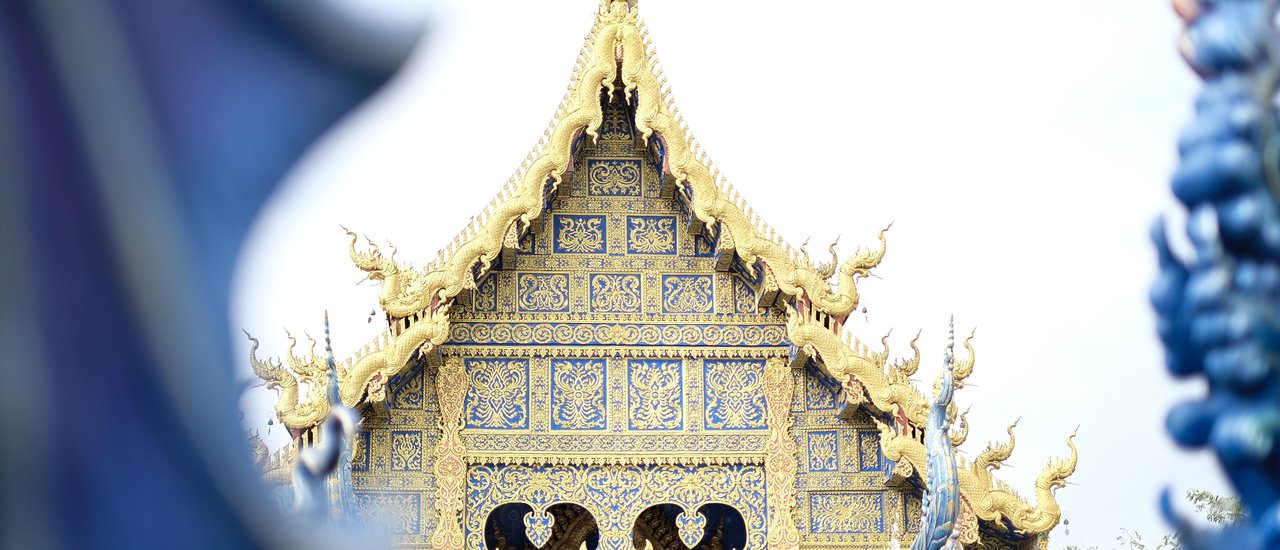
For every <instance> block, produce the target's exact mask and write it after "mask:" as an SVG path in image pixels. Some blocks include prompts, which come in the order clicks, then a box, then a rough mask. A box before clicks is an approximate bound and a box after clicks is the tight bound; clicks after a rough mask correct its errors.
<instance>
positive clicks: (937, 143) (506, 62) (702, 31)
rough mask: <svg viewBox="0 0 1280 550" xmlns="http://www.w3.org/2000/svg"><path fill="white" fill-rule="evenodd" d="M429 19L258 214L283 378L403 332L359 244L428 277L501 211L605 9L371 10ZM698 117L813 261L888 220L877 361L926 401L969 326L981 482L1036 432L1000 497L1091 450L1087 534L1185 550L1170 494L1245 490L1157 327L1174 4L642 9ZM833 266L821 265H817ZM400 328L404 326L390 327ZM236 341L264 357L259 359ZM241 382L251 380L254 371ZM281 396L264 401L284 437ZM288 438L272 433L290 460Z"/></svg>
mask: <svg viewBox="0 0 1280 550" xmlns="http://www.w3.org/2000/svg"><path fill="white" fill-rule="evenodd" d="M351 4H352V7H353V8H355V9H359V10H364V11H365V12H366V13H367V15H368V16H369V17H371V18H375V19H377V18H384V20H402V19H404V18H418V17H426V18H428V20H429V21H430V23H431V29H430V34H429V38H428V39H427V40H426V41H424V42H423V44H422V45H421V47H420V48H419V50H418V51H417V53H416V54H415V55H414V57H413V58H412V59H411V60H410V62H409V64H408V66H407V67H405V69H404V70H403V72H402V73H401V74H400V75H399V76H398V78H397V79H396V80H394V81H393V82H392V83H391V85H390V86H388V87H387V88H386V89H385V90H383V91H382V93H380V94H379V95H378V96H376V97H375V98H374V99H373V100H372V101H371V102H369V104H367V105H365V106H364V107H363V108H361V109H360V110H358V111H357V112H355V113H353V114H352V116H351V117H349V119H348V120H346V121H344V122H343V123H342V124H340V125H339V126H338V127H337V128H335V129H334V130H333V132H331V133H330V134H329V135H328V136H326V137H325V138H324V139H322V140H321V141H320V142H319V143H318V144H317V145H316V146H315V147H314V149H313V150H312V151H311V152H310V154H309V155H308V156H307V157H306V158H304V159H303V161H302V162H301V163H300V164H299V165H298V166H297V167H296V169H295V170H294V171H293V173H292V174H291V175H290V177H289V179H288V181H287V182H286V184H285V185H284V186H282V188H281V189H280V191H279V193H278V194H277V195H276V196H275V197H273V199H272V200H271V201H270V202H269V203H268V205H267V206H266V208H264V210H263V212H262V214H261V216H260V218H259V220H258V222H257V225H256V227H255V229H254V230H253V232H252V233H251V236H250V238H249V240H248V242H247V244H246V246H245V249H244V251H243V256H242V259H241V263H240V268H239V271H238V275H237V281H236V284H235V290H234V296H233V311H232V318H233V323H234V324H235V326H234V327H233V329H235V331H236V334H239V329H240V328H245V329H248V330H249V331H250V332H252V333H254V335H255V336H257V337H259V338H260V339H261V340H262V341H263V351H264V352H265V354H267V355H275V356H279V355H280V354H282V353H283V352H284V350H285V348H286V340H285V338H284V331H283V328H284V327H288V328H290V329H292V330H294V331H295V333H301V332H302V331H303V330H307V331H310V332H311V334H313V335H316V336H318V335H319V334H320V333H321V332H322V330H323V329H322V316H323V313H324V310H325V309H328V311H329V312H330V315H331V318H332V322H333V339H334V349H335V352H336V354H337V355H338V356H339V358H341V357H344V356H347V355H349V354H350V353H352V352H353V351H354V350H355V349H356V348H358V347H360V346H363V345H364V344H365V343H367V342H368V341H369V340H370V338H371V337H372V336H373V335H374V334H375V333H377V332H378V330H379V329H380V328H381V327H380V325H379V321H378V318H381V313H380V312H379V313H377V315H375V316H374V319H373V321H372V322H369V314H370V311H371V310H372V309H374V308H376V306H377V289H378V287H377V286H376V285H375V284H373V283H370V282H365V283H362V284H357V283H358V282H359V281H360V280H361V279H362V275H363V273H362V272H360V271H359V270H357V269H355V268H354V267H352V266H351V263H350V260H349V259H348V257H347V254H346V240H345V235H344V234H343V233H342V232H341V231H340V230H339V228H338V224H345V225H347V226H348V227H351V228H353V229H355V230H357V231H359V232H361V233H366V234H368V235H370V236H372V237H373V238H374V239H375V240H377V241H380V242H385V241H386V240H387V239H390V240H391V241H392V242H393V243H394V244H395V245H396V246H398V247H399V255H398V259H400V260H402V261H408V262H412V263H414V264H415V265H418V266H421V265H423V264H425V263H426V261H427V260H428V259H429V258H431V257H433V256H434V255H435V253H436V250H438V249H439V248H442V247H443V245H444V244H446V243H447V242H448V241H449V240H450V239H452V238H453V236H454V234H455V233H456V232H457V231H458V230H460V229H461V228H462V227H463V226H464V225H466V223H467V222H468V221H469V219H470V218H471V216H473V215H475V214H477V213H479V211H480V209H481V208H482V207H483V206H484V205H485V204H487V203H488V201H489V200H490V199H491V198H492V196H493V195H494V194H495V193H496V192H497V191H498V189H499V188H500V187H501V185H502V184H503V183H505V182H506V180H507V179H508V178H509V177H510V175H511V173H512V172H513V171H514V170H515V168H516V167H517V166H518V165H519V164H520V162H521V161H522V160H523V159H524V157H525V155H526V154H527V153H528V151H529V149H530V148H531V147H532V146H533V145H534V143H535V142H536V141H537V139H538V138H539V136H541V134H542V131H543V130H544V129H545V127H546V124H547V122H548V121H549V119H550V117H551V115H552V114H553V112H554V110H555V108H556V106H557V105H558V104H559V102H560V100H561V98H562V96H563V94H564V91H565V85H566V84H567V81H568V77H569V75H570V72H571V68H572V65H573V62H574V60H575V58H576V57H577V55H578V50H579V48H580V47H581V45H582V40H583V37H584V36H585V34H586V32H587V30H588V29H589V28H590V26H591V23H592V20H593V17H594V10H595V7H596V5H595V2H592V1H589V0H574V1H557V2H514V1H510V2H495V1H488V2H463V1H462V0H453V1H445V2H432V3H427V4H420V3H419V2H413V1H410V0H382V1H379V2H374V3H364V2H359V3H357V2H355V1H354V0H351ZM641 15H642V17H643V18H644V19H645V20H646V22H647V23H648V26H649V29H650V34H651V36H652V37H653V42H654V45H655V46H656V48H657V50H658V52H659V55H660V57H661V59H662V64H663V66H664V68H665V74H666V75H667V77H668V79H669V82H670V83H671V85H672V88H673V92H674V96H675V98H676V101H677V104H678V105H679V106H680V109H681V113H682V114H683V115H684V117H685V119H686V120H687V121H688V123H689V124H690V126H691V128H692V129H693V131H694V132H695V133H696V135H697V136H698V138H699V140H700V141H701V142H702V143H703V144H704V146H705V148H706V149H707V150H708V151H709V153H710V157H711V158H712V159H714V160H715V162H716V164H717V165H718V166H720V167H721V169H722V173H725V174H727V175H728V177H729V178H730V179H731V180H732V181H733V182H734V184H735V186H737V188H738V189H739V190H740V191H741V192H742V194H743V195H744V196H745V197H746V199H747V200H748V202H749V203H750V204H751V205H752V206H753V207H754V208H755V209H756V210H757V211H759V212H760V213H761V215H762V216H763V217H764V219H766V220H767V221H768V222H769V223H770V224H771V225H773V226H774V227H775V228H777V229H778V230H779V231H780V232H782V233H783V235H784V237H785V238H786V239H788V240H789V241H790V242H792V243H794V244H799V243H800V242H803V241H804V240H805V239H806V238H808V237H810V236H812V237H813V242H812V243H811V245H810V249H811V250H822V249H824V248H825V245H826V244H827V243H828V242H830V240H831V239H833V238H834V237H835V236H836V235H841V239H840V250H841V252H842V254H843V255H845V256H847V255H848V254H850V253H852V252H853V251H854V249H855V248H856V247H858V246H872V245H874V238H875V232H876V231H877V230H878V229H879V228H881V227H883V226H885V225H886V224H888V223H889V222H893V224H894V225H893V229H892V230H891V231H890V233H889V235H888V238H889V250H888V254H887V255H886V256H885V259H884V262H883V263H882V264H881V266H880V268H878V269H877V271H876V274H877V275H878V278H874V279H870V280H866V281H863V282H862V283H860V285H859V289H860V291H861V294H862V297H863V301H862V305H863V306H865V307H866V309H867V313H866V315H865V316H864V315H862V314H860V313H859V314H857V315H855V316H853V317H851V319H850V321H849V324H848V327H849V328H850V329H851V330H853V331H854V332H855V334H857V335H858V336H859V337H861V338H862V339H864V340H867V341H872V342H874V341H877V340H878V339H879V338H880V336H882V335H883V334H884V333H885V332H886V331H888V330H889V329H891V328H892V329H893V335H892V337H891V338H890V346H891V349H892V350H893V353H894V355H895V356H901V355H905V354H907V352H909V349H908V348H907V342H908V341H909V340H910V338H911V337H912V336H914V335H915V333H916V331H917V330H921V329H923V331H924V332H923V336H922V337H921V340H920V341H921V348H922V350H923V352H924V355H925V359H924V361H923V366H922V368H921V370H920V372H919V374H918V376H917V377H918V381H919V383H920V384H921V385H922V387H925V388H927V387H929V386H931V382H932V379H933V377H934V376H935V375H936V374H937V372H938V369H939V367H940V363H941V355H942V347H943V345H944V343H945V338H946V325H947V318H948V316H949V315H951V314H953V313H954V314H955V315H956V322H957V330H958V332H961V333H966V334H967V333H968V332H969V330H971V329H972V328H973V327H977V329H978V330H977V338H976V339H975V340H974V345H975V347H976V348H977V352H978V363H977V369H976V371H975V372H974V374H973V376H972V377H971V379H970V384H969V385H968V386H967V387H966V388H965V389H964V390H962V391H961V392H960V393H959V394H958V396H957V401H958V402H959V403H960V405H961V406H962V407H963V406H968V405H969V404H971V403H972V404H973V409H972V412H971V413H970V415H969V418H970V421H971V424H972V431H971V433H970V436H969V441H968V443H966V445H965V446H964V447H963V451H964V454H966V455H968V456H970V457H972V456H974V455H975V454H976V453H977V452H979V451H981V450H982V448H983V447H984V446H985V444H986V443H987V442H988V441H990V440H993V439H998V440H1003V439H1004V438H1005V435H1004V429H1005V426H1006V425H1008V424H1009V423H1010V422H1012V421H1013V420H1014V419H1016V418H1018V417H1022V422H1021V423H1020V424H1019V427H1018V429H1017V436H1018V443H1017V450H1016V451H1015V453H1014V455H1013V457H1012V458H1011V459H1010V460H1009V461H1008V463H1007V464H1006V465H1005V468H1003V469H1001V470H1000V472H999V476H1000V477H1001V478H1002V479H1004V480H1006V481H1008V482H1009V483H1010V484H1011V485H1012V486H1013V487H1015V488H1016V489H1018V490H1019V491H1020V492H1021V493H1022V494H1024V495H1025V496H1028V497H1030V496H1031V495H1032V494H1033V493H1034V491H1033V488H1034V480H1035V476H1036V475H1037V474H1038V473H1039V472H1040V471H1041V469H1042V468H1043V467H1044V465H1045V462H1046V461H1047V460H1048V459H1049V458H1050V457H1055V456H1060V455H1063V454H1064V453H1066V452H1067V448H1066V446H1065V445H1064V439H1065V438H1066V436H1067V434H1068V433H1070V431H1071V430H1072V429H1073V428H1074V427H1075V426H1076V425H1077V424H1078V425H1080V435H1079V437H1078V438H1077V443H1078V445H1079V447H1080V463H1079V468H1078V470H1077V471H1076V474H1075V475H1074V476H1073V477H1072V481H1073V482H1074V485H1072V486H1069V487H1067V488H1066V489H1063V490H1061V491H1059V493H1058V495H1059V501H1060V502H1061V503H1062V506H1063V508H1064V509H1065V510H1066V512H1065V517H1067V518H1068V519H1069V520H1070V522H1071V523H1070V534H1069V535H1065V534H1064V529H1063V527H1062V526H1059V527H1058V529H1057V530H1055V534H1054V537H1053V541H1054V542H1053V547H1055V548H1061V547H1062V546H1065V545H1067V544H1078V545H1099V546H1102V547H1104V548H1110V547H1111V546H1113V543H1114V539H1115V536H1116V534H1117V533H1118V531H1119V529H1120V528H1122V527H1127V528H1132V529H1137V530H1138V531H1140V532H1142V533H1144V535H1146V536H1147V537H1151V536H1154V535H1157V534H1160V533H1163V532H1165V530H1166V528H1165V526H1164V524H1163V522H1162V521H1161V520H1160V519H1159V518H1158V516H1157V512H1156V498H1157V494H1158V492H1159V491H1160V490H1161V489H1162V488H1163V487H1165V486H1172V487H1174V488H1175V490H1177V491H1179V492H1181V491H1183V490H1185V489H1187V488H1208V489H1213V490H1219V491H1221V490H1223V488H1224V487H1225V485H1224V484H1223V482H1222V481H1221V476H1220V475H1219V474H1218V473H1217V472H1216V470H1215V468H1214V464H1213V461H1212V460H1211V459H1210V458H1209V457H1208V456H1207V455H1205V454H1203V453H1201V454H1198V455H1186V454H1182V453H1180V452H1178V451H1177V450H1175V448H1174V447H1173V446H1172V444H1171V443H1170V442H1169V441H1168V438H1167V437H1166V435H1165V432H1164V428H1163V426H1164V424H1163V420H1164V415H1165V412H1166V411H1167V409H1168V407H1169V405H1170V404H1172V403H1173V402H1175V401H1176V400H1178V399H1179V398H1180V396H1182V397H1185V396H1191V395H1195V394H1196V393H1198V392H1199V391H1201V390H1200V388H1199V387H1198V386H1196V385H1195V384H1182V383H1176V382H1174V381H1172V380H1170V379H1169V378H1168V377H1167V376H1166V375H1165V374H1164V372H1163V370H1162V368H1161V360H1162V358H1161V352H1160V348H1159V346H1158V343H1157V341H1156V339H1155V337H1154V320H1153V317H1152V314H1151V312H1150V308H1149V306H1148V304H1147V301H1146V293H1147V288H1148V285H1149V283H1150V281H1151V280H1152V278H1153V276H1154V266H1155V258H1154V254H1153V252H1152V249H1151V246H1150V244H1149V242H1148V238H1147V234H1148V227H1149V226H1150V224H1151V222H1152V220H1154V219H1155V217H1156V216H1157V215H1158V214H1159V213H1161V212H1171V211H1173V210H1174V203H1173V201H1172V199H1171V198H1169V192H1168V184H1167V180H1168V176H1169V174H1170V173H1171V171H1172V169H1173V167H1174V166H1175V163H1176V158H1175V151H1174V145H1173V143H1174V139H1175V135H1176V133H1177V131H1178V129H1179V128H1180V127H1181V126H1182V125H1183V124H1184V123H1185V122H1186V121H1187V120H1188V118H1189V115H1190V106H1191V101H1192V95H1193V93H1194V90H1195V89H1196V87H1197V85H1198V84H1197V82H1196V81H1195V80H1194V79H1193V77H1192V76H1191V74H1190V72H1189V71H1188V70H1187V69H1185V67H1184V66H1183V65H1182V64H1181V62H1180V61H1179V60H1178V58H1177V56H1176V53H1175V50H1174V46H1173V43H1174V40H1175V38H1176V35H1177V32H1178V30H1179V25H1178V22H1177V21H1176V19H1175V17H1174V16H1173V14H1172V12H1171V10H1170V8H1169V7H1168V4H1167V3H1166V2H1162V1H1158V0H1076V1H1073V2H1048V1H1043V0H1034V1H1032V0H983V1H979V2H954V1H944V0H919V1H915V2H871V1H868V0H859V1H849V2H816V1H792V2H785V3H771V4H766V3H763V2H762V3H753V2H743V1H737V2H734V1H715V2H712V1H705V0H702V1H696V2H693V1H688V0H684V1H676V0H665V1H664V0H642V1H641ZM815 256H819V255H817V254H815ZM382 326H385V325H382ZM236 345H237V346H239V348H240V349H242V350H244V351H245V353H247V350H248V347H247V343H246V342H244V341H242V340H237V341H236ZM236 368H237V371H238V372H239V373H241V375H246V373H248V366H247V360H245V361H243V362H242V363H241V364H238V365H236ZM273 401H274V397H273V395H272V393H271V392H268V391H266V390H264V389H261V388H258V389H255V390H253V391H251V392H250V393H249V394H248V395H247V397H246V398H245V399H244V401H243V403H244V406H245V409H246V417H245V422H246V424H247V425H249V426H252V427H254V428H256V429H259V430H260V431H262V432H263V433H264V434H265V433H266V431H267V425H266V422H267V419H268V418H269V417H270V416H272V413H271V412H270V411H271V404H272V402H273ZM287 440H288V438H287V436H286V435H285V434H284V432H283V430H281V429H280V427H279V426H278V425H276V426H274V427H273V428H272V430H271V432H270V434H269V435H268V441H269V444H270V446H271V447H272V448H273V449H275V448H278V447H280V446H282V445H284V443H285V442H286V441H287Z"/></svg>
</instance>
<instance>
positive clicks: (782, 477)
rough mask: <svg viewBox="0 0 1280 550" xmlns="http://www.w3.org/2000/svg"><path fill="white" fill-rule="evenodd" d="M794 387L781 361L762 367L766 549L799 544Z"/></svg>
mask: <svg viewBox="0 0 1280 550" xmlns="http://www.w3.org/2000/svg"><path fill="white" fill-rule="evenodd" d="M794 392H795V384H794V383H793V382H792V380H791V369H790V368H789V367H788V365H787V362H786V361H785V360H783V359H770V360H769V361H767V362H766V363H765V367H764V397H765V402H766V404H767V410H768V412H769V436H768V437H769V438H768V440H767V441H766V443H765V462H764V469H765V475H766V476H767V479H768V484H767V487H768V492H767V496H768V499H769V500H768V509H769V537H768V545H769V548H772V549H775V550H795V549H796V548H799V545H800V533H799V531H798V530H797V528H796V520H795V515H794V511H795V504H796V474H797V471H798V470H799V467H798V465H797V464H796V442H795V440H794V439H792V436H791V433H790V428H791V425H792V422H793V420H792V418H791V400H792V395H793V393H794Z"/></svg>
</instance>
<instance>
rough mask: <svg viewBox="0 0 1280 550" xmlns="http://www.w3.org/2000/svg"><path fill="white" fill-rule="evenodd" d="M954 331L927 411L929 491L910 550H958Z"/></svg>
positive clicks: (948, 340) (949, 335) (926, 447)
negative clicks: (953, 442)
mask: <svg viewBox="0 0 1280 550" xmlns="http://www.w3.org/2000/svg"><path fill="white" fill-rule="evenodd" d="M955 342H956V329H955V320H954V319H953V320H952V323H951V330H950V333H949V334H948V336H947V351H946V354H945V355H943V363H944V364H945V365H946V368H944V369H943V370H942V374H941V376H940V377H939V381H938V382H939V384H938V395H937V396H935V398H934V400H933V404H932V405H930V407H929V424H928V426H927V427H925V432H924V433H925V442H924V443H925V449H926V451H927V452H928V453H929V462H928V464H929V471H928V472H927V477H928V487H927V488H926V489H925V494H924V517H923V518H921V520H920V534H919V535H917V536H916V540H915V542H913V543H912V544H911V550H940V549H942V548H947V549H953V548H957V543H958V541H959V538H960V533H959V531H957V530H956V519H957V517H958V516H959V515H960V478H959V473H958V472H957V471H956V450H955V447H953V446H952V445H951V438H950V437H948V435H949V433H950V432H951V420H950V417H949V416H948V411H947V410H948V409H950V408H951V398H952V396H953V395H954V394H955V374H954V371H953V370H952V369H953V367H954V366H955V365H954V361H953V355H952V354H953V352H954V350H955Z"/></svg>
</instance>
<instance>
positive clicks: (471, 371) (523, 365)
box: [463, 358, 529, 430]
mask: <svg viewBox="0 0 1280 550" xmlns="http://www.w3.org/2000/svg"><path fill="white" fill-rule="evenodd" d="M463 364H464V365H466V369H467V398H466V404H465V406H466V414H467V427H468V428H490V429H505V430H525V429H528V428H529V360H528V359H487V358H486V359H467V360H465V361H464V362H463Z"/></svg>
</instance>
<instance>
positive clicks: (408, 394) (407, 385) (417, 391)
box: [388, 367, 426, 410]
mask: <svg viewBox="0 0 1280 550" xmlns="http://www.w3.org/2000/svg"><path fill="white" fill-rule="evenodd" d="M424 378H426V377H425V376H423V374H422V372H421V367H415V368H412V369H410V370H409V371H408V372H405V373H404V374H401V375H399V376H396V377H395V378H392V379H391V383H390V384H388V386H390V390H391V399H389V401H390V402H391V404H390V405H391V408H393V409H402V410H418V409H421V408H422V406H423V401H424V399H423V395H424V394H423V387H422V386H423V384H422V383H423V379H424Z"/></svg>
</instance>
